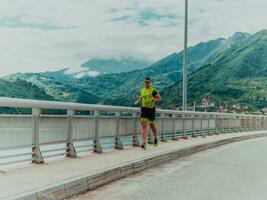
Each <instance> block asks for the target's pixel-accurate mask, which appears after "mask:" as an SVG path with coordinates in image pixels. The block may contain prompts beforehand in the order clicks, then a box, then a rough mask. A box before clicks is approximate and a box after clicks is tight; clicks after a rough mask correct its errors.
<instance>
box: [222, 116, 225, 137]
mask: <svg viewBox="0 0 267 200" xmlns="http://www.w3.org/2000/svg"><path fill="white" fill-rule="evenodd" d="M221 133H222V134H224V133H225V131H224V117H222V118H221Z"/></svg>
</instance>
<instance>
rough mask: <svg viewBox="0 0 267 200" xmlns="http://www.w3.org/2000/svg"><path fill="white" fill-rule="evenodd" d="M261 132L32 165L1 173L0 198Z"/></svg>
mask: <svg viewBox="0 0 267 200" xmlns="http://www.w3.org/2000/svg"><path fill="white" fill-rule="evenodd" d="M259 133H266V131H255V132H242V133H231V134H219V135H213V136H207V137H206V138H202V137H196V138H189V139H188V140H184V139H180V140H179V141H168V142H166V143H165V142H164V143H162V142H160V143H159V146H158V147H153V146H150V145H149V146H148V149H147V150H142V149H141V148H138V147H134V148H130V149H127V150H123V151H120V150H114V151H112V152H107V153H104V154H94V153H92V154H90V155H88V156H86V157H81V158H77V159H64V160H60V161H56V162H50V163H48V164H43V165H34V164H31V165H28V166H25V167H23V168H19V169H12V170H8V171H6V172H5V173H1V172H0V199H9V198H10V199H12V198H11V197H15V196H17V195H22V194H26V193H28V194H30V193H36V192H37V191H41V190H42V188H47V187H52V186H53V185H54V186H55V187H59V186H60V185H63V186H64V184H65V183H66V181H68V180H70V179H73V178H78V177H83V176H87V175H89V174H96V173H97V172H101V171H103V170H107V169H112V168H116V167H118V166H121V165H125V164H126V163H133V162H134V161H136V160H142V159H146V158H148V157H153V156H156V155H158V154H162V153H167V152H170V151H174V150H177V149H183V148H187V147H190V146H195V145H200V144H208V143H211V142H216V141H220V140H224V139H230V138H236V137H240V136H248V135H256V134H259ZM36 199H37V198H36Z"/></svg>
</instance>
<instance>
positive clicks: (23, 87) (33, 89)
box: [0, 79, 55, 113]
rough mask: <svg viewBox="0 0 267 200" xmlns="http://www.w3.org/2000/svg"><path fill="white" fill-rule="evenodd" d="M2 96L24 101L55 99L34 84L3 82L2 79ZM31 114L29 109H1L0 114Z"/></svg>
mask: <svg viewBox="0 0 267 200" xmlns="http://www.w3.org/2000/svg"><path fill="white" fill-rule="evenodd" d="M0 96H1V97H11V98H22V99H38V100H50V101H54V100H55V99H54V98H53V97H51V96H49V95H47V94H46V93H45V92H44V90H42V89H40V88H38V87H37V86H35V85H33V84H32V83H29V82H26V81H24V80H20V79H17V80H2V79H0ZM25 111H26V113H30V112H31V111H30V110H29V109H13V108H0V113H20V112H23V113H25Z"/></svg>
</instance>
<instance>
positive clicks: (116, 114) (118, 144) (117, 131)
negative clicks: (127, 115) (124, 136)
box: [115, 112, 123, 150]
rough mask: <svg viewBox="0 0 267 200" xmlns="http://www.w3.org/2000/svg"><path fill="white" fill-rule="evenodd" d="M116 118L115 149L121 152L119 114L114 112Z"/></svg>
mask: <svg viewBox="0 0 267 200" xmlns="http://www.w3.org/2000/svg"><path fill="white" fill-rule="evenodd" d="M115 117H116V137H115V149H119V150H123V145H122V143H121V139H120V118H121V113H120V112H116V113H115Z"/></svg>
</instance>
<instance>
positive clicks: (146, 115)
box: [135, 77, 161, 149]
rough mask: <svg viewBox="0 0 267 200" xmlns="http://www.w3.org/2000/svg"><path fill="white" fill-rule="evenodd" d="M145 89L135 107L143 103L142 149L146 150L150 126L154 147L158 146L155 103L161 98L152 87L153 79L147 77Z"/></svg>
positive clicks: (142, 90)
mask: <svg viewBox="0 0 267 200" xmlns="http://www.w3.org/2000/svg"><path fill="white" fill-rule="evenodd" d="M144 83H145V87H144V88H142V89H141V91H140V93H141V96H140V97H139V99H138V100H137V101H136V102H135V105H138V104H139V103H141V125H142V139H143V143H142V145H141V148H143V149H146V139H147V125H148V123H149V124H150V128H151V130H152V132H153V135H154V146H157V145H158V139H157V128H156V122H155V118H156V108H155V102H160V101H161V97H160V95H159V93H158V91H157V90H156V89H155V88H154V87H152V86H151V78H149V77H145V79H144Z"/></svg>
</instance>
